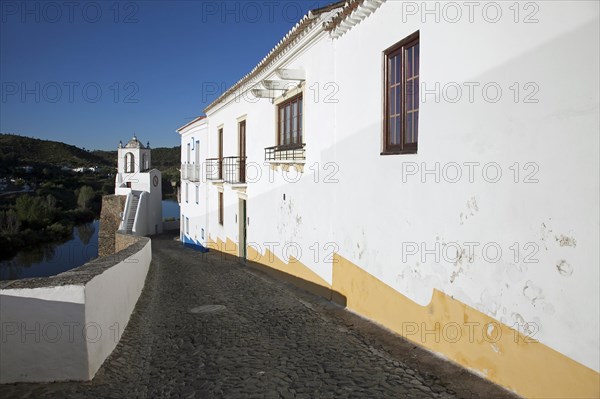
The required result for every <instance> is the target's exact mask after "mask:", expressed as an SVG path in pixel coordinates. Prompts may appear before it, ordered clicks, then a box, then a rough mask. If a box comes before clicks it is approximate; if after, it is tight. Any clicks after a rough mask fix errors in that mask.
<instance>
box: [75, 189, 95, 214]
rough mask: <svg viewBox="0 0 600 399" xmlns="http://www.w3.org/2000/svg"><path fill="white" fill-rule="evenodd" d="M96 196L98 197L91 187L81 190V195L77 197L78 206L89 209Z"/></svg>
mask: <svg viewBox="0 0 600 399" xmlns="http://www.w3.org/2000/svg"><path fill="white" fill-rule="evenodd" d="M94 195H96V193H95V192H94V189H93V188H91V187H90V186H83V187H81V188H80V189H79V194H78V195H77V205H79V207H80V208H83V209H88V208H89V205H90V201H91V200H92V198H94Z"/></svg>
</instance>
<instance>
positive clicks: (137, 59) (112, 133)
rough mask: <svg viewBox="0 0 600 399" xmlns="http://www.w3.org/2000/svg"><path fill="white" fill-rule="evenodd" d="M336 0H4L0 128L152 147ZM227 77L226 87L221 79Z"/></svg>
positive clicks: (168, 141)
mask: <svg viewBox="0 0 600 399" xmlns="http://www.w3.org/2000/svg"><path fill="white" fill-rule="evenodd" d="M329 3H331V1H318V0H314V1H313V0H309V1H291V0H280V1H277V0H275V1H266V2H263V1H256V2H255V1H131V2H129V1H122V2H116V1H89V2H88V1H84V2H79V1H72V2H42V1H27V2H22V1H5V0H2V2H0V6H1V8H0V18H1V19H0V21H1V28H0V78H1V87H0V107H1V109H0V132H2V133H17V134H21V135H25V136H30V137H37V138H43V139H49V140H56V141H63V142H66V143H68V144H74V145H77V146H79V147H85V148H88V149H115V148H116V147H117V144H118V142H119V140H123V141H126V140H128V139H129V138H130V137H131V136H132V135H133V133H134V132H135V133H136V134H137V135H138V137H139V138H140V139H141V140H143V141H144V142H146V141H147V140H149V141H150V143H151V145H152V146H153V147H164V146H169V147H170V146H175V145H179V138H178V135H177V134H176V133H175V129H177V128H178V127H179V126H181V125H183V124H185V123H186V122H188V121H189V120H191V119H192V118H193V117H196V116H198V115H201V114H202V110H203V109H204V107H205V106H206V105H207V104H209V103H210V102H211V101H212V100H213V99H215V98H216V94H213V93H214V89H215V88H216V87H220V88H226V87H229V86H230V85H232V84H233V83H235V82H236V81H237V80H238V79H239V78H241V77H242V76H243V75H245V74H246V73H248V72H249V71H250V70H251V69H252V68H253V67H254V66H255V65H256V64H257V63H258V62H259V61H260V60H261V59H262V58H263V57H264V56H265V55H266V54H267V53H268V52H269V51H270V50H271V48H273V47H274V46H275V44H276V43H277V42H278V41H279V40H280V39H281V38H282V37H283V35H285V33H286V32H287V31H288V30H289V29H290V28H291V27H292V26H293V25H294V24H295V23H296V22H297V21H298V20H299V19H300V18H301V17H302V16H303V15H304V13H305V12H307V11H308V10H309V9H314V8H318V7H321V6H324V5H327V4H329ZM220 90H221V89H219V91H220Z"/></svg>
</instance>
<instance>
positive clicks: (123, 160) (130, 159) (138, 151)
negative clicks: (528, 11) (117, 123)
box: [118, 135, 152, 173]
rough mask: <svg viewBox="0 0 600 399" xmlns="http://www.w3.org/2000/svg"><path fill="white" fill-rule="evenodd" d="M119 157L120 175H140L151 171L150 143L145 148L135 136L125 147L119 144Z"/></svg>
mask: <svg viewBox="0 0 600 399" xmlns="http://www.w3.org/2000/svg"><path fill="white" fill-rule="evenodd" d="M118 157H119V161H118V169H119V173H140V172H147V171H149V170H150V169H151V165H152V163H151V151H150V143H148V144H147V145H146V147H144V145H143V144H142V143H141V142H140V141H139V140H138V138H137V137H136V136H135V135H134V136H133V138H132V139H131V140H129V142H128V143H127V144H126V145H125V147H123V143H122V142H119V150H118Z"/></svg>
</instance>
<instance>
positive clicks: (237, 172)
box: [223, 157, 246, 184]
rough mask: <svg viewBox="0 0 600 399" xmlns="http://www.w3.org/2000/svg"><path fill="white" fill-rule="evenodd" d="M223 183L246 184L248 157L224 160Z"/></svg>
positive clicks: (226, 158)
mask: <svg viewBox="0 0 600 399" xmlns="http://www.w3.org/2000/svg"><path fill="white" fill-rule="evenodd" d="M223 170H224V176H223V181H224V182H226V183H230V184H244V183H246V157H225V158H223Z"/></svg>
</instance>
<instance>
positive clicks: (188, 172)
mask: <svg viewBox="0 0 600 399" xmlns="http://www.w3.org/2000/svg"><path fill="white" fill-rule="evenodd" d="M181 180H189V181H193V182H198V181H200V165H194V164H189V163H182V164H181Z"/></svg>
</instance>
